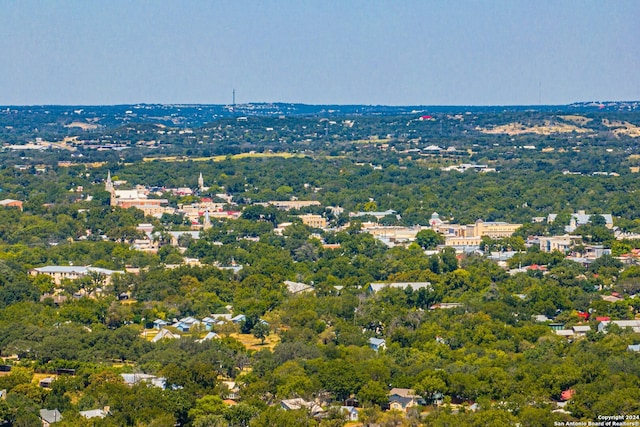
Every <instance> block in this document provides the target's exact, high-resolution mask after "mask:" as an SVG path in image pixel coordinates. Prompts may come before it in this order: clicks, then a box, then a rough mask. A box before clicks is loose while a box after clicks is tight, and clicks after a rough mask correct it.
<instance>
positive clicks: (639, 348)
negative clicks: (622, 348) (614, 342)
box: [627, 344, 640, 353]
mask: <svg viewBox="0 0 640 427" xmlns="http://www.w3.org/2000/svg"><path fill="white" fill-rule="evenodd" d="M627 351H633V352H636V353H638V352H640V344H629V345H628V346H627Z"/></svg>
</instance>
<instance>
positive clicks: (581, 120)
mask: <svg viewBox="0 0 640 427" xmlns="http://www.w3.org/2000/svg"><path fill="white" fill-rule="evenodd" d="M558 117H559V118H561V119H562V120H565V121H567V122H573V123H575V124H577V125H578V126H584V125H586V124H587V123H589V122H590V121H592V120H593V119H590V118H588V117H583V116H576V115H567V116H558Z"/></svg>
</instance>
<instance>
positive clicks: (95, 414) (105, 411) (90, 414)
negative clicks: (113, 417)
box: [80, 406, 109, 420]
mask: <svg viewBox="0 0 640 427" xmlns="http://www.w3.org/2000/svg"><path fill="white" fill-rule="evenodd" d="M107 415H109V407H108V406H105V407H104V408H102V409H91V410H89V411H80V416H82V417H85V418H86V419H88V420H90V419H91V418H105V417H106V416H107Z"/></svg>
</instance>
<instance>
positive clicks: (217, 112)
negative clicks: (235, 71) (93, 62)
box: [0, 101, 640, 127]
mask: <svg viewBox="0 0 640 427" xmlns="http://www.w3.org/2000/svg"><path fill="white" fill-rule="evenodd" d="M638 110H640V101H624V102H623V101H611V102H576V103H573V104H569V105H508V106H425V105H415V106H389V105H308V104H291V103H249V104H238V105H206V104H170V105H164V104H135V105H101V106H61V105H41V106H36V105H32V106H3V107H0V121H1V122H2V124H6V123H7V122H10V121H11V120H12V117H15V118H16V119H18V117H19V119H18V120H24V119H25V118H27V117H28V118H29V120H30V121H31V123H32V124H35V123H38V122H41V123H48V121H50V120H51V119H52V118H54V117H57V118H61V117H66V118H67V119H69V121H70V122H74V121H82V122H85V123H99V124H100V125H102V126H114V125H115V126H118V125H123V124H127V123H157V124H164V125H167V126H185V127H198V126H202V125H204V124H206V123H210V122H211V121H213V120H216V119H219V118H224V117H243V116H262V117H281V116H287V117H293V116H298V117H303V116H317V117H336V116H350V115H353V116H376V115H378V116H394V115H416V114H431V113H446V114H456V113H458V114H462V113H468V112H470V113H500V112H520V111H530V112H553V113H557V114H560V113H566V114H570V113H588V112H592V111H593V112H596V111H609V112H613V111H620V112H633V111H638Z"/></svg>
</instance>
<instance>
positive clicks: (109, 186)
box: [104, 171, 113, 193]
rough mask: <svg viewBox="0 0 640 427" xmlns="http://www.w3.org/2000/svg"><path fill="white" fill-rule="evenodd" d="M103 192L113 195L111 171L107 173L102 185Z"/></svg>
mask: <svg viewBox="0 0 640 427" xmlns="http://www.w3.org/2000/svg"><path fill="white" fill-rule="evenodd" d="M104 191H108V192H109V193H113V182H112V181H111V171H109V172H108V173H107V181H106V182H105V183H104Z"/></svg>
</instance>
